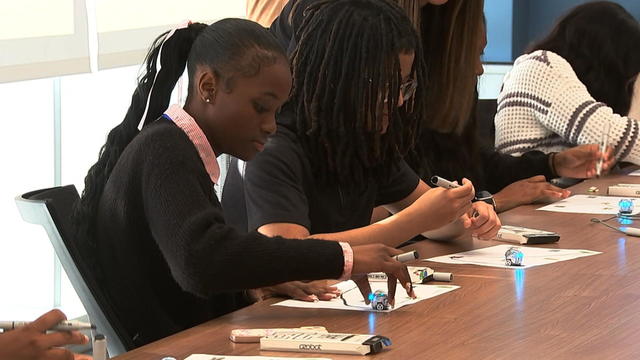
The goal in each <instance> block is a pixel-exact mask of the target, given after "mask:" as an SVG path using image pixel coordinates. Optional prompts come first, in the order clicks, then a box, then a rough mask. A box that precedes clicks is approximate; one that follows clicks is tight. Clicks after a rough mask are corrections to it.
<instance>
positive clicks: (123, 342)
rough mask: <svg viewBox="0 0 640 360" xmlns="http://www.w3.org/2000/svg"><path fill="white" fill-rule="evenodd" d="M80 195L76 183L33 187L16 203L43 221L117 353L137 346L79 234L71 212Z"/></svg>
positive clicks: (31, 217)
mask: <svg viewBox="0 0 640 360" xmlns="http://www.w3.org/2000/svg"><path fill="white" fill-rule="evenodd" d="M78 199H79V195H78V191H77V190H76V188H75V186H73V185H67V186H61V187H54V188H49V189H42V190H36V191H31V192H28V193H26V194H23V195H21V196H17V197H16V199H15V200H16V205H18V210H19V211H20V215H22V219H24V220H25V221H26V222H29V223H32V224H38V225H42V226H43V227H44V229H45V230H46V231H47V234H48V235H49V240H51V244H52V245H53V249H54V251H55V252H56V255H57V256H58V258H59V259H60V262H61V263H62V266H63V268H64V270H65V272H66V273H67V276H68V277H69V280H70V281H71V284H72V285H73V288H74V289H75V291H76V292H77V293H78V297H79V298H80V300H81V301H82V305H84V308H85V310H87V315H88V316H89V319H90V321H91V322H92V323H93V324H95V325H96V327H97V330H96V331H97V332H98V333H101V334H104V335H105V336H106V337H107V345H108V351H109V355H110V356H111V357H113V356H117V355H119V354H122V353H124V352H126V351H127V350H131V349H133V348H134V347H135V346H134V345H133V343H132V342H131V341H130V340H128V339H131V338H130V337H128V336H126V332H125V330H124V328H123V327H122V326H121V325H120V322H119V321H118V318H117V317H116V316H115V313H114V311H113V310H112V308H111V307H110V305H109V304H110V302H109V301H108V298H107V297H106V296H105V295H104V293H103V292H102V290H101V288H100V286H99V284H98V281H97V279H96V277H95V275H94V272H93V271H92V266H91V265H92V264H91V263H89V262H88V261H87V260H86V259H88V258H90V257H89V256H87V255H88V254H86V252H85V251H83V246H82V244H81V243H80V241H79V240H78V239H76V238H75V236H74V232H73V230H72V223H71V215H72V212H73V206H74V203H75V202H76V201H77V200H78Z"/></svg>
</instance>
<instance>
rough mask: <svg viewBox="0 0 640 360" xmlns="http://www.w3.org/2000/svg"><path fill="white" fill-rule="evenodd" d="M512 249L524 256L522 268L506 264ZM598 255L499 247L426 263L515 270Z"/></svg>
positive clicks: (574, 251)
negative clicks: (507, 254)
mask: <svg viewBox="0 0 640 360" xmlns="http://www.w3.org/2000/svg"><path fill="white" fill-rule="evenodd" d="M511 247H517V248H518V249H519V250H520V251H521V252H522V254H523V255H524V257H523V259H522V266H508V265H506V264H505V258H504V253H505V252H507V250H509V248H511ZM597 254H602V253H601V252H598V251H591V250H582V249H549V248H540V247H525V246H513V245H497V246H491V247H487V248H483V249H475V250H471V251H465V252H460V253H456V254H450V255H444V256H436V257H432V258H430V259H426V260H425V261H435V262H439V263H445V264H473V265H481V266H493V267H499V268H505V269H514V270H515V269H527V268H530V267H534V266H539V265H547V264H553V263H556V262H559V261H565V260H572V259H577V258H580V257H584V256H591V255H597Z"/></svg>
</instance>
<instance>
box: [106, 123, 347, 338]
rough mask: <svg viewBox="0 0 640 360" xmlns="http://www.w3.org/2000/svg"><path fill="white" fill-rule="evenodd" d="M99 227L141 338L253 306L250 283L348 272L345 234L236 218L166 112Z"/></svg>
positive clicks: (114, 283)
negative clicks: (269, 233) (246, 227)
mask: <svg viewBox="0 0 640 360" xmlns="http://www.w3.org/2000/svg"><path fill="white" fill-rule="evenodd" d="M97 233H98V234H99V235H98V236H97V237H98V239H97V250H98V251H97V253H96V258H97V264H96V265H97V269H96V272H97V273H98V274H99V276H100V278H101V282H102V286H103V287H104V289H105V293H106V294H107V296H108V297H109V300H110V301H111V302H112V303H113V306H114V308H115V312H116V314H117V315H118V317H119V318H120V319H121V320H122V322H123V323H124V327H125V328H126V330H127V332H128V334H129V335H130V336H131V338H132V339H133V341H134V343H135V344H136V345H143V344H146V343H149V342H151V341H154V340H157V339H160V338H163V337H166V336H168V335H171V334H173V333H175V332H178V331H181V330H184V329H186V328H189V327H192V326H194V325H197V324H199V323H202V322H204V321H206V320H209V319H211V318H214V317H216V316H219V315H221V314H224V313H227V312H230V311H232V310H235V309H237V308H238V307H241V306H245V305H247V304H248V303H249V302H248V300H247V299H246V298H245V296H244V293H243V292H242V291H239V290H241V289H250V288H257V287H261V286H267V285H273V284H276V283H281V282H286V281H292V280H315V279H328V278H338V277H340V276H341V274H342V272H343V266H344V257H343V253H342V248H341V247H340V245H339V244H338V243H337V242H333V241H324V240H288V239H283V238H268V237H265V236H263V235H260V234H258V233H255V232H253V233H249V234H246V233H240V232H238V231H236V230H234V229H233V228H231V227H229V226H227V225H226V224H225V221H224V218H223V213H222V209H221V207H220V203H219V202H218V200H217V198H216V195H215V193H214V187H213V183H212V182H211V180H210V178H209V175H208V174H207V172H206V170H205V167H204V165H203V163H202V160H201V159H200V157H199V155H198V152H197V150H196V148H195V147H194V145H193V144H192V143H191V141H190V140H189V138H188V137H187V135H186V134H185V133H184V132H183V131H182V130H181V129H180V128H179V127H177V126H176V125H175V124H174V123H173V122H171V121H169V120H166V119H164V118H160V119H159V120H157V121H156V122H155V123H153V124H151V125H149V126H147V127H145V128H144V129H143V131H142V132H141V133H140V134H139V135H138V136H136V137H135V138H134V140H133V141H132V142H131V143H130V144H129V145H128V146H127V147H126V149H125V150H124V152H123V153H122V156H121V157H120V159H119V160H118V163H117V164H116V166H115V168H114V170H113V172H112V173H111V176H110V178H109V180H108V182H107V184H106V187H105V189H104V193H103V195H102V197H101V199H100V204H99V210H98V214H97Z"/></svg>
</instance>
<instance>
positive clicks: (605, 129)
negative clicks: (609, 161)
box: [596, 121, 611, 176]
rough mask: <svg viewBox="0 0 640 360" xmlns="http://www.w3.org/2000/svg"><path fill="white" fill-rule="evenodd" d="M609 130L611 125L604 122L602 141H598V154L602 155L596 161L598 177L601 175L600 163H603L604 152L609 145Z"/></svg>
mask: <svg viewBox="0 0 640 360" xmlns="http://www.w3.org/2000/svg"><path fill="white" fill-rule="evenodd" d="M610 129H611V123H610V122H609V121H607V122H605V123H604V125H603V128H602V130H603V131H602V139H601V141H600V152H601V153H602V157H600V159H598V162H597V163H596V175H597V176H600V173H602V162H603V161H604V152H605V151H606V150H607V145H608V143H609V131H610Z"/></svg>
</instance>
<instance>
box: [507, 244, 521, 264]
mask: <svg viewBox="0 0 640 360" xmlns="http://www.w3.org/2000/svg"><path fill="white" fill-rule="evenodd" d="M522 259H524V254H523V253H522V251H520V249H518V248H517V247H510V248H509V250H507V251H506V252H505V253H504V263H505V264H506V265H507V266H521V265H522Z"/></svg>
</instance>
